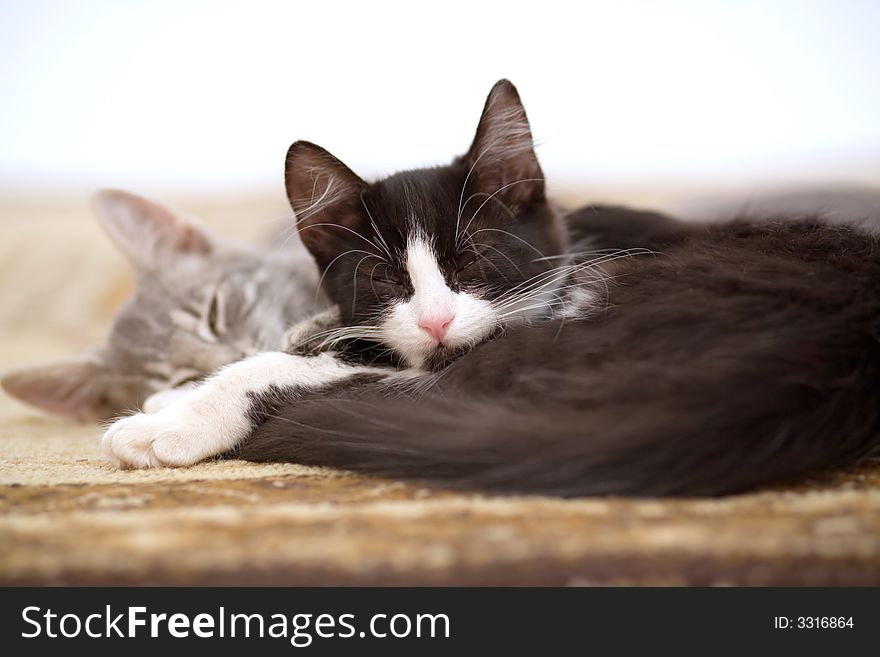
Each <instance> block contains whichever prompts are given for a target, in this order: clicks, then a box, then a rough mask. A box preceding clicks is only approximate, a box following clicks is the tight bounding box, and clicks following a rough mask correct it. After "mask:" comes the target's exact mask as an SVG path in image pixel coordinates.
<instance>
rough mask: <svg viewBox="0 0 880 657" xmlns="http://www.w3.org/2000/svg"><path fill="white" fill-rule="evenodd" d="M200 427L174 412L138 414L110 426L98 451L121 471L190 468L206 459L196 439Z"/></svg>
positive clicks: (200, 441) (198, 438) (198, 440)
mask: <svg viewBox="0 0 880 657" xmlns="http://www.w3.org/2000/svg"><path fill="white" fill-rule="evenodd" d="M203 428H204V427H201V426H200V425H199V424H198V423H194V422H188V421H187V420H186V416H185V415H184V416H181V415H180V414H177V413H168V412H159V413H155V414H152V415H147V414H144V413H138V414H137V415H132V416H130V417H126V418H122V419H121V420H117V421H116V422H114V423H113V424H112V425H110V428H109V429H107V431H106V433H104V437H103V438H102V439H101V448H102V450H103V452H104V455H105V456H106V457H107V458H108V459H110V461H111V462H112V463H113V464H114V465H115V466H116V467H118V468H121V469H124V470H128V469H135V468H161V467H180V466H187V465H193V464H194V463H198V462H199V461H201V460H202V459H204V458H205V457H206V456H208V454H205V453H204V449H203V447H204V444H203V442H204V441H202V440H200V437H199V436H200V430H203Z"/></svg>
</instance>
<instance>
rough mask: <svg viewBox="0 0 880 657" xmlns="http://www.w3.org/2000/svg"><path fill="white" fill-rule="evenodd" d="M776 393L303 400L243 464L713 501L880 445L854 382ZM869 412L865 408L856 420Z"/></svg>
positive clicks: (244, 454)
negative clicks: (570, 404) (620, 399)
mask: <svg viewBox="0 0 880 657" xmlns="http://www.w3.org/2000/svg"><path fill="white" fill-rule="evenodd" d="M770 388H772V386H770V387H768V386H762V385H760V384H758V385H757V386H756V387H755V388H753V389H752V391H751V392H752V394H749V395H738V396H737V398H736V399H727V400H723V401H717V402H716V403H715V404H713V405H711V406H708V407H706V406H704V407H700V405H699V404H700V403H701V402H700V401H699V400H696V399H691V400H689V401H690V402H696V404H697V405H696V406H692V405H691V404H690V403H688V402H687V401H684V400H680V401H684V403H674V402H672V400H671V399H666V400H665V402H663V403H660V402H652V401H651V400H649V399H646V400H643V401H642V402H641V403H634V404H632V405H628V404H627V405H620V404H616V405H615V404H609V405H607V406H602V405H601V402H599V404H598V405H597V403H596V402H597V400H596V399H593V400H585V401H584V407H583V408H581V409H571V408H556V407H554V406H555V405H553V404H547V403H541V404H538V403H535V402H522V401H518V402H516V403H510V402H505V401H504V400H502V399H495V400H489V399H483V400H480V401H473V400H470V401H467V400H464V399H454V400H453V399H446V398H439V397H438V398H421V399H406V398H397V399H394V398H389V397H387V396H385V394H384V393H382V392H380V391H378V390H377V391H375V392H362V394H360V395H359V396H357V397H356V398H351V397H349V398H347V399H342V398H315V399H303V400H301V401H299V402H296V403H293V404H291V405H289V406H287V407H286V408H281V409H277V412H275V413H270V416H269V417H268V419H267V420H266V421H265V422H264V423H263V424H262V425H260V426H259V427H258V428H257V430H256V431H255V433H254V434H253V436H252V437H251V438H250V439H249V440H248V441H247V442H246V443H244V444H243V445H242V446H241V448H240V449H239V450H238V452H237V453H236V454H233V455H232V456H233V457H235V458H243V459H246V460H250V461H291V462H296V463H303V464H311V465H325V466H333V467H340V468H344V469H349V470H353V471H358V472H363V473H368V474H374V475H382V476H388V477H397V478H404V479H414V480H421V481H426V482H433V483H435V484H439V485H443V486H448V487H455V488H474V489H482V490H497V491H505V492H516V493H532V494H548V495H559V496H566V497H568V496H580V495H646V496H691V495H700V496H703V495H723V494H730V493H737V492H741V491H744V490H747V489H749V488H752V487H755V486H760V485H764V484H771V483H778V482H784V481H786V480H790V479H792V478H794V477H797V476H799V475H803V474H805V473H810V472H812V471H815V470H818V469H822V468H829V467H833V466H838V465H843V464H847V463H851V462H854V461H856V460H858V459H861V458H864V457H867V456H870V455H871V454H872V452H876V451H877V448H878V445H880V416H878V413H877V409H880V396H878V394H877V392H876V391H874V392H873V394H872V395H870V398H868V397H867V396H864V395H863V394H862V393H863V392H864V391H859V392H858V393H857V397H858V398H853V395H852V392H853V389H852V388H850V387H849V386H847V388H846V389H841V390H840V391H838V392H837V394H832V395H830V396H826V395H825V393H824V392H818V391H808V390H803V389H801V386H799V385H795V386H794V388H792V389H791V390H790V391H789V392H788V393H786V392H784V391H780V390H772V389H770ZM780 393H781V394H780ZM768 395H771V396H768ZM773 395H775V397H774V396H773ZM605 401H607V399H606V400H605ZM854 402H855V405H854ZM863 403H870V404H872V406H870V407H865V406H862V404H863ZM857 407H860V408H861V411H862V412H858V411H856V412H853V411H854V410H856V408H857Z"/></svg>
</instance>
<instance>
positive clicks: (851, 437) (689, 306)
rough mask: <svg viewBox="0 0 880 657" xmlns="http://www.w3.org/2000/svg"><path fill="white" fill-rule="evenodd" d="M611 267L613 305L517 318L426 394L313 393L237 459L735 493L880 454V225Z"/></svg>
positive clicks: (525, 484) (812, 225) (493, 481)
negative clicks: (517, 324) (571, 315)
mask: <svg viewBox="0 0 880 657" xmlns="http://www.w3.org/2000/svg"><path fill="white" fill-rule="evenodd" d="M614 273H615V274H616V275H618V276H619V277H618V278H617V279H616V283H615V284H614V286H613V288H612V290H611V297H610V298H611V305H610V307H609V308H608V310H607V311H606V312H604V313H602V314H601V315H598V316H594V317H593V318H591V319H589V320H585V321H577V322H572V321H567V322H564V323H560V322H552V323H550V324H548V325H545V326H543V327H530V328H519V329H513V330H511V331H509V332H507V333H506V334H505V335H504V336H502V337H501V338H499V339H497V340H493V341H490V342H487V343H485V344H483V345H481V346H480V347H478V348H477V349H476V350H474V352H472V353H471V354H470V355H468V356H467V357H465V358H462V359H460V360H458V361H457V362H455V363H453V364H452V365H450V366H449V367H448V368H447V369H446V370H445V371H444V372H443V373H442V374H441V375H439V376H437V378H436V381H435V382H434V384H433V386H432V387H431V388H430V389H429V390H428V391H427V392H426V393H424V394H422V395H420V396H419V397H418V398H414V397H410V396H407V395H406V394H405V393H402V392H401V391H400V390H398V389H391V388H389V387H388V386H386V385H382V384H370V385H366V386H363V385H362V386H355V387H343V388H340V389H337V390H334V391H325V392H323V393H321V394H313V395H311V396H306V397H304V398H303V399H300V400H298V401H295V402H291V403H289V404H288V405H287V406H286V407H285V408H283V409H280V410H279V413H278V416H277V417H276V418H270V419H268V420H267V421H266V422H264V423H263V424H262V425H261V426H260V427H259V428H258V429H257V430H256V432H255V433H254V435H253V437H252V438H251V439H250V440H248V441H247V442H246V443H245V444H244V445H242V447H241V449H240V451H239V452H238V456H239V457H240V458H245V459H248V460H253V461H276V460H292V461H296V462H299V463H308V464H319V465H331V466H338V467H343V468H348V469H352V470H358V471H362V472H368V473H372V474H381V475H388V476H393V477H406V478H414V479H420V480H426V481H433V482H436V483H441V484H444V485H451V486H464V487H477V488H483V489H495V490H504V491H516V492H528V493H546V494H553V495H565V496H571V495H604V494H622V495H719V494H727V493H735V492H738V491H743V490H746V489H748V488H751V487H754V486H758V485H761V484H768V483H772V482H778V481H783V480H786V479H790V478H792V477H796V476H798V475H802V474H804V473H807V472H810V471H813V470H816V469H819V468H827V467H833V466H837V465H842V464H845V463H851V462H853V461H855V460H857V459H861V458H864V457H867V456H870V455H872V454H874V453H876V452H877V449H878V445H880V412H878V410H880V249H878V242H877V240H876V239H875V238H873V237H868V236H866V235H863V234H861V233H859V232H857V231H856V230H854V229H850V228H846V227H828V226H826V225H823V224H822V223H819V222H809V221H800V222H793V223H792V222H784V221H768V222H764V223H761V224H754V223H750V222H745V221H739V222H734V223H731V224H728V225H723V226H716V227H712V228H710V229H708V230H707V231H705V232H704V233H702V234H698V235H692V236H689V237H687V238H686V239H684V240H683V241H682V242H681V243H680V244H679V245H678V246H676V247H674V248H671V249H668V251H667V253H666V255H664V256H654V257H642V258H631V259H628V260H626V261H623V262H621V263H620V264H618V265H617V266H616V267H614Z"/></svg>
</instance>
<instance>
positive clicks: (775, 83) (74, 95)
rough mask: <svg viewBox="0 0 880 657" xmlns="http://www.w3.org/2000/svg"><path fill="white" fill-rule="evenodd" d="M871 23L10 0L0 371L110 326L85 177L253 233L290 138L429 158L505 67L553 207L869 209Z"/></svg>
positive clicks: (359, 156)
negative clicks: (6, 341)
mask: <svg viewBox="0 0 880 657" xmlns="http://www.w3.org/2000/svg"><path fill="white" fill-rule="evenodd" d="M878 25H880V3H878V2H876V0H862V1H859V0H836V1H835V2H827V1H824V2H819V1H810V0H799V1H792V2H783V1H776V2H773V1H766V0H765V1H763V2H758V1H754V2H753V1H739V2H707V1H700V2H675V1H668V2H662V3H660V2H650V1H645V2H638V1H634V0H623V1H615V2H610V1H609V2H578V3H573V2H571V1H567V2H556V1H553V0H541V1H540V2H514V1H510V0H508V1H506V2H455V1H447V2H444V3H441V4H433V5H424V4H419V3H412V2H375V1H374V2H342V1H336V2H321V3H298V2H267V1H260V0H250V1H248V2H222V1H211V2H207V1H204V2H201V1H197V0H174V1H166V0H152V1H151V2H118V1H116V2H110V1H106V2H104V1H96V0H81V1H79V2H75V3H74V2H63V1H61V0H57V1H51V0H27V1H25V0H2V2H0V98H2V102H0V227H2V230H3V235H4V239H3V244H2V247H0V277H2V281H3V282H2V300H0V334H2V335H6V336H10V335H13V333H10V331H13V332H14V336H15V340H14V347H10V348H7V349H4V350H3V352H2V353H0V358H2V359H3V361H4V362H2V363H0V365H5V364H15V363H17V362H19V361H21V360H27V359H32V357H33V356H35V355H36V356H41V355H52V356H54V355H58V354H60V353H67V352H68V351H69V350H71V349H75V348H79V347H80V345H85V344H88V343H91V342H93V341H95V340H97V339H100V336H101V333H102V332H103V329H104V326H105V325H106V320H107V319H108V318H109V316H110V314H111V313H112V311H113V309H114V308H115V307H116V305H117V304H118V303H119V301H120V300H121V299H122V298H124V296H125V294H126V293H127V290H128V286H129V285H130V276H129V274H128V270H127V268H126V266H125V264H124V262H123V261H122V260H121V258H120V257H119V256H118V255H116V253H115V251H114V250H113V248H112V247H111V246H110V244H109V242H108V241H107V239H106V238H105V237H104V236H103V235H102V234H101V233H100V230H99V229H98V227H97V224H96V222H95V221H94V220H93V218H92V216H91V214H90V211H89V209H88V205H87V202H88V197H89V195H90V194H91V193H92V191H93V190H95V189H96V188H99V187H122V188H126V189H130V190H133V191H136V192H139V193H142V194H146V195H149V196H152V197H155V198H158V199H162V200H167V201H170V202H173V203H175V204H177V205H178V206H179V207H182V208H183V209H185V210H189V211H191V212H194V213H196V214H198V215H200V216H201V217H202V218H203V219H204V221H205V223H207V224H208V225H210V226H212V227H214V228H215V229H216V230H218V231H219V232H222V233H224V234H227V235H229V236H233V237H242V238H248V239H255V238H257V237H258V236H259V235H260V234H262V233H265V232H267V230H268V226H269V225H270V224H271V222H272V219H275V218H278V217H282V216H283V215H285V214H286V212H287V208H286V203H285V199H284V194H283V186H282V163H283V158H284V154H285V152H286V149H287V147H288V145H289V144H290V143H291V142H292V141H293V140H295V139H300V138H304V139H309V140H311V141H314V142H317V143H319V144H321V145H323V146H325V147H326V148H328V149H329V150H330V151H331V152H333V153H334V154H336V155H337V156H338V157H340V158H341V159H342V160H343V161H345V162H346V163H347V164H349V165H350V166H351V167H352V168H353V169H355V171H357V172H358V173H360V174H361V175H362V176H364V177H367V178H369V177H375V176H380V175H383V174H387V173H390V172H393V171H395V170H397V169H400V168H408V167H414V166H421V165H431V164H438V163H443V162H446V161H448V160H449V159H450V158H451V157H452V156H454V155H455V154H458V153H461V152H462V151H463V150H464V149H465V148H466V147H467V146H468V144H469V142H470V139H471V137H472V135H473V132H474V129H475V127H476V121H477V119H478V117H479V113H480V110H481V108H482V104H483V101H484V98H485V95H486V93H487V92H488V90H489V88H490V87H491V85H492V84H493V83H494V82H495V81H496V80H497V79H498V78H501V77H508V78H510V79H511V80H512V81H513V82H514V83H515V84H516V85H517V86H518V87H519V90H520V92H521V95H522V97H523V100H524V102H525V105H526V108H527V110H528V112H529V116H530V119H531V122H532V127H533V132H534V135H535V137H536V139H537V141H538V144H539V150H538V153H539V157H540V158H541V162H542V164H543V166H544V170H545V172H546V174H547V176H548V178H549V181H550V188H551V190H552V191H554V192H555V193H556V194H557V196H559V197H560V198H561V199H562V200H563V201H565V202H568V203H572V204H573V203H576V202H580V201H587V200H591V201H592V200H595V201H613V202H627V203H630V204H634V205H642V206H653V207H657V208H662V209H667V210H671V211H675V212H680V213H682V214H684V215H690V216H695V215H698V214H700V213H703V214H707V215H720V214H722V213H723V212H725V211H726V209H727V208H730V207H740V206H742V205H745V204H749V203H753V202H756V199H775V200H776V202H777V203H782V204H783V206H784V205H785V204H789V203H791V204H797V203H801V202H803V201H804V200H805V199H808V200H809V202H810V203H818V204H826V205H830V204H839V205H840V206H844V205H846V204H847V203H851V204H855V205H856V206H858V207H859V208H860V211H861V210H862V209H864V208H868V209H870V208H875V209H876V208H877V207H880V204H877V203H875V200H876V198H877V191H876V190H877V189H878V188H880V118H878V117H880V84H878V80H880V40H878V39H877V34H876V33H877V27H878ZM780 199H782V200H781V201H780ZM828 199H832V201H829V200H828ZM767 202H770V201H767ZM41 336H53V337H52V338H51V339H50V340H49V341H48V342H47V341H46V340H47V339H48V338H44V337H41ZM10 344H11V343H10ZM28 344H33V347H32V348H27V346H26V345H28Z"/></svg>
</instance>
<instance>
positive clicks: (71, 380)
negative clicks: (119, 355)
mask: <svg viewBox="0 0 880 657" xmlns="http://www.w3.org/2000/svg"><path fill="white" fill-rule="evenodd" d="M113 383H114V381H113V379H112V377H111V376H110V373H109V371H108V369H107V366H106V364H105V363H104V361H103V358H102V357H101V356H100V355H99V354H90V355H88V356H83V357H80V358H75V359H70V360H65V361H59V362H57V363H51V364H47V365H36V366H33V367H23V368H20V369H17V370H13V371H11V372H8V373H6V374H4V375H3V378H2V379H0V385H2V387H3V390H5V391H6V393H7V394H9V395H10V396H12V397H15V398H16V399H19V400H21V401H23V402H25V403H27V404H30V405H31V406H36V407H37V408H40V409H42V410H44V411H48V412H50V413H56V414H59V415H67V416H71V417H75V418H77V419H81V420H96V419H103V418H107V417H110V416H111V415H113V414H114V413H115V412H116V411H117V410H118V409H119V405H118V404H117V403H115V401H114V400H111V398H110V397H111V396H113V395H115V394H116V393H117V392H119V391H118V390H117V391H114V386H113ZM116 383H117V384H118V381H116ZM116 387H118V385H117V386H116Z"/></svg>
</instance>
